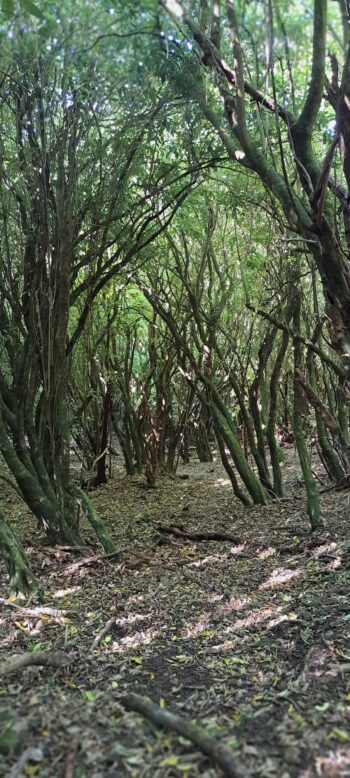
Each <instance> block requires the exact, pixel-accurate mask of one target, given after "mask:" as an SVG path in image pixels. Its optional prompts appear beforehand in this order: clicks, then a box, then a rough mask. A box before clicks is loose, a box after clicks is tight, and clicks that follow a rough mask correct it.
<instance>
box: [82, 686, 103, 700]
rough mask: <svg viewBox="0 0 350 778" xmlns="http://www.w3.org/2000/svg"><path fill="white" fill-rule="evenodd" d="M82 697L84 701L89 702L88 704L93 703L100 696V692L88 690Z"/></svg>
mask: <svg viewBox="0 0 350 778" xmlns="http://www.w3.org/2000/svg"><path fill="white" fill-rule="evenodd" d="M84 696H85V699H86V700H89V702H94V701H95V700H97V699H98V697H99V696H100V692H98V691H95V690H94V689H88V690H87V691H86V692H84Z"/></svg>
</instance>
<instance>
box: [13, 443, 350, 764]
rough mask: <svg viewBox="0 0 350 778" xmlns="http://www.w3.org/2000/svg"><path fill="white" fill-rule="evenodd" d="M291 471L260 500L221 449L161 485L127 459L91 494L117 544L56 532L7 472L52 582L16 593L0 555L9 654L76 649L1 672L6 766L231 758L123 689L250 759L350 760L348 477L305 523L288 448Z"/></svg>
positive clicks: (42, 570) (23, 532)
mask: <svg viewBox="0 0 350 778" xmlns="http://www.w3.org/2000/svg"><path fill="white" fill-rule="evenodd" d="M284 471H285V478H286V482H287V490H286V495H287V496H286V499H285V500H275V501H273V502H271V503H270V504H269V505H268V506H266V507H253V508H244V507H243V506H242V505H241V504H240V503H239V502H238V501H237V500H236V499H235V498H233V496H232V489H231V486H230V483H229V482H228V480H227V478H226V475H225V473H224V471H223V469H222V466H221V464H220V463H218V462H213V463H203V464H200V463H199V462H198V461H194V460H193V461H192V462H191V464H190V465H186V466H185V465H182V466H181V467H180V468H179V471H178V475H177V476H175V477H174V478H169V477H161V478H159V480H158V482H157V486H156V488H155V489H147V488H145V485H144V482H143V479H142V478H141V477H125V476H124V474H123V473H122V472H117V473H116V475H115V476H114V477H113V479H112V480H111V481H110V482H109V483H108V484H107V485H106V486H104V487H102V488H100V489H98V490H96V491H95V492H94V493H93V499H94V502H95V505H96V507H97V508H98V510H99V511H100V513H101V515H102V516H104V518H105V520H106V522H107V523H108V526H109V527H110V528H111V530H112V532H113V535H114V538H115V540H116V542H117V546H118V548H119V549H120V553H119V554H118V555H117V556H115V557H112V558H106V557H103V555H102V553H101V549H99V548H97V547H96V546H94V545H93V540H92V537H91V536H89V530H88V528H84V538H85V541H86V542H87V546H86V547H82V548H80V549H70V548H57V547H56V548H52V547H50V546H48V545H47V543H46V541H45V538H44V537H43V536H42V534H41V533H40V532H39V531H38V530H36V529H35V522H34V520H33V518H32V517H31V515H30V514H29V513H28V512H27V510H26V508H25V506H24V505H23V504H22V503H20V502H19V501H18V499H17V496H16V495H15V494H14V493H13V492H11V490H10V487H8V486H7V485H6V484H5V485H4V488H3V499H2V507H3V508H4V509H5V512H6V514H7V516H8V517H9V518H11V520H12V521H13V524H14V525H15V526H16V529H17V531H18V533H19V535H20V537H21V540H22V542H23V543H24V545H25V547H26V550H27V553H28V555H29V557H30V560H31V564H32V567H33V570H34V572H35V574H36V576H37V578H38V580H39V582H40V587H41V590H42V593H43V594H42V601H39V598H38V595H36V596H35V597H32V598H31V600H30V601H29V602H28V600H21V599H20V598H19V597H17V598H14V597H8V589H7V586H8V579H7V576H6V573H5V569H4V567H0V580H1V585H2V586H1V595H2V598H1V605H0V607H1V611H0V663H1V662H2V661H4V660H7V659H8V658H9V657H10V656H12V655H14V654H21V653H24V652H25V653H27V652H28V651H30V652H38V651H49V652H51V651H57V650H59V651H64V652H66V653H67V654H68V655H69V664H68V665H67V666H66V667H62V668H54V667H50V666H48V667H37V666H29V667H25V668H22V669H20V670H18V671H17V673H16V674H12V675H6V674H5V675H3V677H2V681H1V686H0V745H1V737H2V738H3V741H4V736H6V734H7V735H8V734H9V733H10V734H11V735H13V739H12V740H11V738H10V741H11V742H10V746H9V747H8V748H7V751H8V753H3V754H2V755H1V756H0V775H1V776H6V778H7V777H9V778H15V777H16V776H19V775H27V776H32V775H37V776H40V778H60V776H62V777H63V778H102V777H103V778H112V776H113V778H114V776H137V777H140V778H171V777H172V776H183V777H184V778H186V776H187V778H195V776H203V777H204V778H214V777H215V776H220V775H221V772H220V769H219V767H218V766H217V765H216V764H215V763H214V762H213V761H211V760H210V759H208V758H207V757H206V756H205V755H204V754H202V753H201V752H200V751H199V750H198V748H197V747H196V746H195V745H194V744H193V743H190V742H189V741H188V740H186V739H185V738H183V737H182V736H179V735H177V734H176V733H175V732H171V731H165V730H163V729H161V728H159V727H157V726H156V725H155V724H153V723H151V722H150V721H148V720H147V719H145V718H143V717H142V716H140V715H139V714H137V713H134V712H132V711H129V710H126V708H125V707H124V705H123V697H124V695H125V693H127V692H129V691H134V692H138V693H140V694H142V695H147V696H148V697H150V698H151V699H152V700H153V701H154V702H155V703H157V704H158V705H159V706H160V708H161V709H164V710H171V711H173V712H174V713H177V714H180V716H181V717H182V718H183V719H188V720H192V721H196V722H197V723H198V724H200V725H201V726H202V727H203V728H204V729H205V730H206V731H207V733H208V734H209V735H211V736H213V737H215V738H217V739H218V740H219V741H220V742H221V743H223V744H225V745H227V746H229V747H230V748H231V749H232V750H233V752H234V753H235V755H236V756H237V760H238V761H239V763H240V764H241V765H242V766H243V768H245V770H246V771H247V772H249V774H250V775H251V776H256V777H258V776H259V777H261V778H275V777H276V778H277V776H278V778H313V777H315V778H316V776H318V777H319V776H321V777H322V776H337V777H338V776H350V610H349V582H350V564H349V563H350V543H349V501H350V492H349V491H347V490H344V491H340V492H334V491H326V492H325V493H324V494H323V495H322V497H321V500H322V508H323V515H324V519H325V527H324V529H322V530H320V531H318V532H317V533H313V534H310V530H309V524H308V520H307V515H306V506H305V494H304V489H303V487H302V485H300V483H299V479H298V468H297V466H296V462H295V454H294V450H293V448H292V447H291V448H290V449H289V453H288V456H287V459H286V462H285V464H284ZM184 475H188V478H181V477H179V476H184ZM321 478H322V476H321ZM160 525H161V526H160ZM161 527H163V528H164V527H165V528H174V527H175V528H177V529H179V528H180V532H182V533H183V534H182V535H181V534H180V535H179V534H173V533H168V532H164V531H162V529H161ZM186 531H188V532H189V533H191V534H192V535H193V534H194V533H202V534H206V533H209V532H213V533H225V534H226V535H227V534H229V535H232V536H233V540H196V539H194V538H193V537H192V538H186V537H184V534H186ZM45 608H46V612H45ZM50 609H51V610H50ZM106 624H107V628H105V627H106ZM99 637H100V639H99ZM94 641H95V644H94ZM93 644H94V645H93ZM0 669H1V668H0ZM5 740H6V738H5ZM3 751H6V746H5V747H4V748H3ZM238 778H239V776H238Z"/></svg>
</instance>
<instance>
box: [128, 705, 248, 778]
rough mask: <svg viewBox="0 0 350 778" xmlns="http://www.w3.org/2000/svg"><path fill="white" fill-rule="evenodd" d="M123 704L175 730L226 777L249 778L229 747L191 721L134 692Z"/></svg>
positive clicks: (168, 728) (160, 724)
mask: <svg viewBox="0 0 350 778" xmlns="http://www.w3.org/2000/svg"><path fill="white" fill-rule="evenodd" d="M121 702H122V704H123V705H124V707H125V708H127V710H133V711H136V712H137V713H141V714H142V715H143V716H145V717H146V718H147V719H149V720H150V721H153V722H154V723H155V724H159V726H161V727H164V729H167V730H173V731H174V732H177V733H178V734H179V735H182V736H183V737H185V738H187V739H188V740H191V741H192V743H195V745H196V746H198V748H200V750H201V751H202V752H203V753H204V754H206V756H208V757H209V758H210V759H212V760H213V762H216V764H218V765H219V767H220V768H221V770H222V771H223V773H224V775H227V776H228V778H248V775H249V773H248V772H247V770H246V769H245V768H243V767H242V766H240V765H238V763H237V762H236V758H235V754H234V752H233V751H232V750H231V749H230V748H228V747H227V746H223V745H221V744H220V743H218V742H217V741H216V740H214V738H212V737H210V736H209V735H207V733H206V732H205V730H204V729H202V728H201V727H198V726H197V725H196V724H193V723H192V722H191V721H186V720H185V719H184V718H183V717H182V716H177V715H176V714H175V713H172V712H171V711H169V710H164V709H161V708H159V707H158V705H156V704H155V703H154V702H152V700H151V699H150V698H149V697H142V696H141V695H140V694H134V693H133V692H130V694H127V695H126V697H123V698H122V700H121Z"/></svg>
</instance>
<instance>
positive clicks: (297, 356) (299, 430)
mask: <svg viewBox="0 0 350 778" xmlns="http://www.w3.org/2000/svg"><path fill="white" fill-rule="evenodd" d="M300 324H301V298H300V292H299V289H298V288H297V287H295V308H294V314H293V328H294V332H300ZM302 353H303V352H302V345H301V343H300V341H298V340H295V341H294V387H293V388H294V404H293V429H294V435H295V443H296V447H297V451H298V455H299V461H300V466H301V470H302V474H303V477H304V482H305V488H306V495H307V513H308V517H309V519H310V524H311V529H313V530H315V529H317V528H318V527H320V526H322V525H323V521H322V514H321V507H320V503H319V499H318V494H317V490H316V484H315V480H314V477H313V475H312V470H311V462H310V458H309V453H308V450H307V445H306V441H305V437H304V430H303V423H302V409H303V392H302V389H301V385H300V377H299V376H300V370H301V366H302Z"/></svg>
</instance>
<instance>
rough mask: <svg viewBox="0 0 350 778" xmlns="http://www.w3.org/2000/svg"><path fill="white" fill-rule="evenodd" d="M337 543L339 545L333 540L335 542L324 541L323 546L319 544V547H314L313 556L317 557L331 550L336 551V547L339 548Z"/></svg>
mask: <svg viewBox="0 0 350 778" xmlns="http://www.w3.org/2000/svg"><path fill="white" fill-rule="evenodd" d="M337 545H338V544H337V543H334V542H333V543H324V545H323V546H317V548H314V549H313V551H312V556H314V557H316V558H317V557H319V556H321V555H322V554H327V553H329V552H330V551H335V549H336V548H337Z"/></svg>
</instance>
